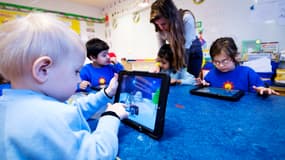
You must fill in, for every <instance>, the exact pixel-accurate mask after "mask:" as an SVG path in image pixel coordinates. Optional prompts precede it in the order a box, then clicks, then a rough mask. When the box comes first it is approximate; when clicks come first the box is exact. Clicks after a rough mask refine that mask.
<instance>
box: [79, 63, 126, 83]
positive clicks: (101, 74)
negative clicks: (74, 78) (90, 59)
mask: <svg viewBox="0 0 285 160" xmlns="http://www.w3.org/2000/svg"><path fill="white" fill-rule="evenodd" d="M123 69H124V67H123V65H122V64H120V63H117V64H114V65H112V64H110V65H106V66H103V67H94V66H93V65H92V63H89V64H86V65H85V66H84V67H83V68H82V69H81V70H80V78H81V80H85V81H89V82H90V83H91V86H93V87H97V86H99V85H108V84H109V82H110V80H111V79H112V78H113V77H114V73H119V72H120V71H121V70H123Z"/></svg>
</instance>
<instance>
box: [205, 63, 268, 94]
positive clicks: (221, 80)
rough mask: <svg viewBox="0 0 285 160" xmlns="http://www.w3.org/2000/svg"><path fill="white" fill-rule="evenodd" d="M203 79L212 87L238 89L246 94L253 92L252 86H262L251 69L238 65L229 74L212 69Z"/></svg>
mask: <svg viewBox="0 0 285 160" xmlns="http://www.w3.org/2000/svg"><path fill="white" fill-rule="evenodd" d="M204 79H205V80H206V81H207V82H209V83H210V85H211V86H213V87H219V88H226V89H239V90H243V91H246V92H255V90H254V89H253V88H252V87H253V86H256V87H260V86H264V83H263V81H262V80H261V78H260V76H259V75H258V74H257V73H256V72H255V71H254V70H253V69H251V68H249V67H246V66H239V65H237V66H236V67H235V69H234V70H232V71H229V72H221V71H219V70H218V69H216V68H213V69H211V70H210V71H209V72H208V74H207V75H206V77H205V78H204ZM229 87H230V88H229Z"/></svg>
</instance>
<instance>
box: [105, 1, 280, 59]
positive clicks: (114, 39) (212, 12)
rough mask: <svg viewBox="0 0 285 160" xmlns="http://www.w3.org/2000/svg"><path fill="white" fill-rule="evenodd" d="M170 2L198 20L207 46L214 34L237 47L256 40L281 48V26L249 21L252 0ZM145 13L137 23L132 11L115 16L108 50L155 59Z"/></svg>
mask: <svg viewBox="0 0 285 160" xmlns="http://www.w3.org/2000/svg"><path fill="white" fill-rule="evenodd" d="M174 2H175V3H176V5H177V7H178V8H184V9H190V10H192V11H193V12H194V14H195V16H196V19H197V20H198V21H202V23H203V28H204V33H203V36H204V38H205V39H206V41H207V44H208V45H207V46H208V48H209V47H210V44H211V43H212V42H213V41H214V40H215V39H217V38H218V37H223V36H231V37H233V38H234V39H235V41H236V43H237V45H238V46H239V48H240V50H241V42H242V41H243V40H256V39H259V40H261V41H263V42H266V41H278V42H280V49H281V50H284V49H285V26H281V25H278V24H276V23H273V24H265V23H263V22H262V23H260V22H254V21H252V19H251V13H252V11H251V10H250V6H251V5H253V4H254V0H242V1H240V0H207V1H205V2H204V3H203V4H201V5H195V4H194V3H193V2H192V0H174ZM149 13H150V9H147V10H144V11H142V12H141V21H140V22H139V23H138V24H135V23H134V22H133V21H132V17H133V15H132V13H129V14H126V15H124V16H122V17H118V18H116V20H117V24H118V27H117V28H116V29H113V28H112V27H111V38H110V41H111V43H112V48H111V49H112V50H114V51H115V52H116V53H117V54H119V55H120V56H121V57H126V58H127V59H134V58H139V59H141V58H155V57H156V53H157V51H158V46H157V41H156V37H155V32H154V27H153V25H152V24H150V23H149ZM265 14H268V13H265ZM111 21H112V20H111Z"/></svg>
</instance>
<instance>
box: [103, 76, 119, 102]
mask: <svg viewBox="0 0 285 160" xmlns="http://www.w3.org/2000/svg"><path fill="white" fill-rule="evenodd" d="M117 88H118V74H117V73H115V74H114V77H113V78H112V79H111V81H110V83H109V86H108V87H107V88H106V90H105V91H106V93H107V95H108V96H109V97H113V96H114V95H115V94H116V91H117Z"/></svg>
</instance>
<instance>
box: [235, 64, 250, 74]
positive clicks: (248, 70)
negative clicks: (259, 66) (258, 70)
mask: <svg viewBox="0 0 285 160" xmlns="http://www.w3.org/2000/svg"><path fill="white" fill-rule="evenodd" d="M236 70H238V71H242V72H255V71H254V70H253V69H252V68H250V67H248V66H243V65H237V66H236Z"/></svg>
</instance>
